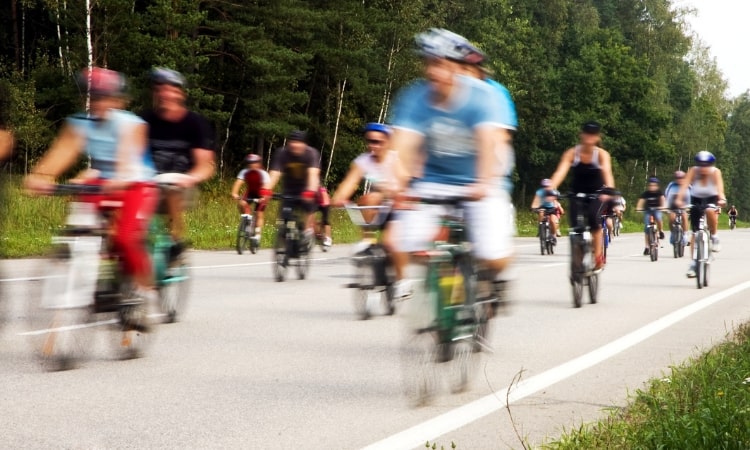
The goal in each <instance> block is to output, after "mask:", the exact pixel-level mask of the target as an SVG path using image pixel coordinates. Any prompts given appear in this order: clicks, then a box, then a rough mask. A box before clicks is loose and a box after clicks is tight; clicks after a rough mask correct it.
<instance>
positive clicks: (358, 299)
mask: <svg viewBox="0 0 750 450" xmlns="http://www.w3.org/2000/svg"><path fill="white" fill-rule="evenodd" d="M354 277H355V278H354V279H355V281H354V282H355V284H356V285H357V286H358V287H357V288H356V289H355V290H354V312H355V314H356V315H357V318H358V319H360V320H367V319H369V318H370V308H369V305H368V303H369V299H370V294H371V293H372V285H373V272H372V266H371V265H370V264H369V263H367V262H365V261H360V262H358V263H357V266H356V268H355V275H354Z"/></svg>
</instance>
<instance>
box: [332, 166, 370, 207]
mask: <svg viewBox="0 0 750 450" xmlns="http://www.w3.org/2000/svg"><path fill="white" fill-rule="evenodd" d="M362 176H363V173H362V169H360V168H359V166H358V165H356V164H352V165H351V166H350V167H349V173H347V174H346V177H345V178H344V181H342V182H341V184H339V186H338V187H337V188H336V192H334V193H333V200H332V203H333V204H334V205H337V206H339V205H343V204H344V203H345V202H346V201H347V200H349V199H350V198H352V195H354V191H356V190H357V186H359V182H360V181H361V180H362Z"/></svg>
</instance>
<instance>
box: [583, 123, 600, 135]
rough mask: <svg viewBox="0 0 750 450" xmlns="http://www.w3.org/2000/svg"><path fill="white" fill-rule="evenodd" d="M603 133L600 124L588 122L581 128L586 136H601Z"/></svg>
mask: <svg viewBox="0 0 750 450" xmlns="http://www.w3.org/2000/svg"><path fill="white" fill-rule="evenodd" d="M601 131H602V125H601V124H600V123H599V122H595V121H593V120H592V121H590V122H586V123H584V124H583V125H582V126H581V133H584V134H599V133H601Z"/></svg>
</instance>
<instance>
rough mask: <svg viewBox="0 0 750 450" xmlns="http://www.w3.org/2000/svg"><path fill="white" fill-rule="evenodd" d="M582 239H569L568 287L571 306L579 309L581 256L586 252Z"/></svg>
mask: <svg viewBox="0 0 750 450" xmlns="http://www.w3.org/2000/svg"><path fill="white" fill-rule="evenodd" d="M584 247H585V245H584V242H583V237H582V236H579V235H574V236H571V237H570V285H571V286H572V288H573V306H574V307H576V308H580V307H581V299H582V297H583V272H584V267H583V254H584V252H585V251H586V250H585V248H584Z"/></svg>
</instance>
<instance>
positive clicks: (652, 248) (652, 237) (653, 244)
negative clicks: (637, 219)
mask: <svg viewBox="0 0 750 450" xmlns="http://www.w3.org/2000/svg"><path fill="white" fill-rule="evenodd" d="M648 247H649V256H650V257H651V262H654V261H656V260H657V259H659V243H658V242H657V240H656V230H654V229H653V228H649V230H648Z"/></svg>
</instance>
